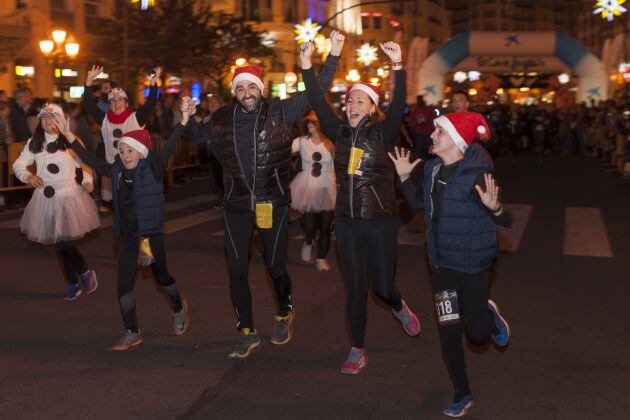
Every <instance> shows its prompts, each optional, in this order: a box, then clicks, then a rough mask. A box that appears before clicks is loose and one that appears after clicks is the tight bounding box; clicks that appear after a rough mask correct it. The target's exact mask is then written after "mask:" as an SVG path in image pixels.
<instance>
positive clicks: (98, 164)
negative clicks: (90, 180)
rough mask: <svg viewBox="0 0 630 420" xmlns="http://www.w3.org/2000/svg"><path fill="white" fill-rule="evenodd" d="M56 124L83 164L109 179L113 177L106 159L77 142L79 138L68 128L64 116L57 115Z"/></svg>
mask: <svg viewBox="0 0 630 420" xmlns="http://www.w3.org/2000/svg"><path fill="white" fill-rule="evenodd" d="M55 123H56V124H57V128H58V129H59V133H61V134H63V135H64V136H65V137H66V139H67V140H68V143H70V148H71V149H72V151H73V152H74V153H76V155H77V156H78V157H79V159H81V161H83V163H85V164H86V165H88V166H90V167H91V168H93V169H94V170H95V171H96V172H98V173H99V174H100V175H103V176H107V177H111V176H112V165H110V164H108V163H107V162H106V161H105V160H104V159H101V158H98V157H96V156H95V155H94V154H93V153H92V152H90V151H89V150H87V149H86V148H85V147H83V144H82V143H81V141H77V140H78V139H77V136H75V135H74V133H73V132H72V131H70V127H68V123H67V121H66V119H65V118H64V117H63V116H60V115H57V114H55Z"/></svg>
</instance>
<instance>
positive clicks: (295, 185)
mask: <svg viewBox="0 0 630 420" xmlns="http://www.w3.org/2000/svg"><path fill="white" fill-rule="evenodd" d="M334 177H335V175H334V172H322V173H321V175H320V176H317V177H315V176H312V175H311V172H310V171H308V170H305V171H300V172H299V173H298V174H297V175H296V176H295V178H293V181H291V207H293V208H294V209H295V210H298V211H301V212H308V213H318V212H320V211H328V210H334V209H335V200H336V199H337V187H336V186H335V178H334Z"/></svg>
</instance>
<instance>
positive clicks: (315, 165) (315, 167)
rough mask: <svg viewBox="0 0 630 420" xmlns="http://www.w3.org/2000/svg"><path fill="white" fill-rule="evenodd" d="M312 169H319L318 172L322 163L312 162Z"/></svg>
mask: <svg viewBox="0 0 630 420" xmlns="http://www.w3.org/2000/svg"><path fill="white" fill-rule="evenodd" d="M313 169H316V170H318V171H320V172H321V170H322V164H321V163H319V162H315V163H313Z"/></svg>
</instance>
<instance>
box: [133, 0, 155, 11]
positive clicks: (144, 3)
mask: <svg viewBox="0 0 630 420" xmlns="http://www.w3.org/2000/svg"><path fill="white" fill-rule="evenodd" d="M131 2H132V3H140V9H142V10H147V9H148V8H149V6H153V5H154V4H155V0H131Z"/></svg>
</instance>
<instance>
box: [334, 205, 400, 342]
mask: <svg viewBox="0 0 630 420" xmlns="http://www.w3.org/2000/svg"><path fill="white" fill-rule="evenodd" d="M335 225H336V229H335V231H336V235H337V248H338V250H339V256H340V257H341V265H342V267H343V270H344V272H345V277H346V285H347V289H348V290H347V293H348V296H347V303H346V310H347V315H348V321H349V323H350V333H351V340H352V346H353V347H359V348H362V347H363V342H364V339H365V324H366V320H367V287H368V273H370V279H371V280H372V287H373V288H374V293H375V294H376V295H377V296H378V297H379V298H381V299H382V300H383V301H384V302H385V303H386V304H388V305H389V306H391V307H392V308H393V309H394V310H396V311H399V310H400V309H402V302H401V298H400V292H399V291H398V288H397V287H396V285H395V284H394V279H395V274H396V250H397V247H398V243H397V236H398V235H397V233H398V232H397V230H396V220H395V219H394V218H393V217H392V218H388V219H379V220H358V219H348V218H337V219H336V222H335Z"/></svg>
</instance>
